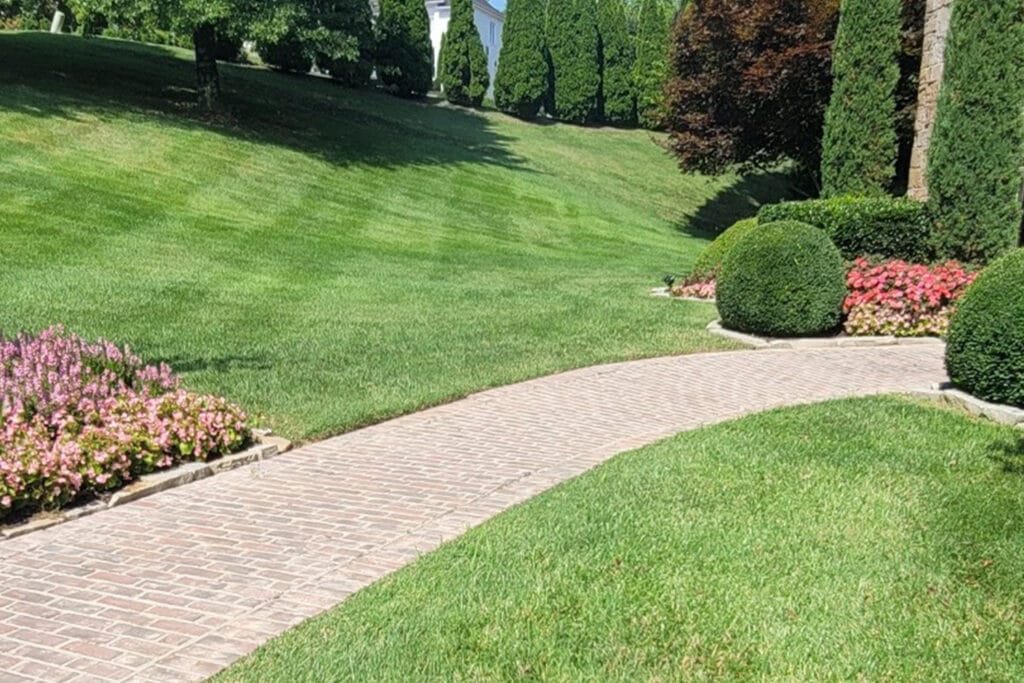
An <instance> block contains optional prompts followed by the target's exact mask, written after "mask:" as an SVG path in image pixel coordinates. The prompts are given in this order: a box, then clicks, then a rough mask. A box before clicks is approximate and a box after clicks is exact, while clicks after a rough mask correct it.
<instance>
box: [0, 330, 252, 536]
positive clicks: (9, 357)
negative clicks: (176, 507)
mask: <svg viewBox="0 0 1024 683" xmlns="http://www.w3.org/2000/svg"><path fill="white" fill-rule="evenodd" d="M0 418H2V421H3V423H2V427H0V519H2V518H3V517H5V516H6V515H7V514H9V513H11V512H13V511H21V512H32V511H35V510H39V509H57V508H60V507H62V506H65V505H67V504H68V503H70V502H72V501H75V500H81V499H85V498H88V497H91V496H95V495H96V494H98V493H102V492H104V491H109V490H112V489H115V488H118V487H120V486H123V485H124V484H125V483H126V482H129V481H131V480H132V479H134V478H135V477H137V476H138V475H140V474H145V473H147V472H152V471H154V470H158V469H164V468H167V467H171V466H173V465H175V464H177V463H180V462H185V461H195V460H207V459H209V458H213V457H217V456H220V455H223V454H225V453H230V452H232V451H234V450H237V449H239V448H241V447H242V446H244V445H245V444H246V443H247V442H248V441H249V440H250V439H251V437H252V434H251V431H250V429H249V427H248V425H247V416H246V415H245V413H244V412H242V410H241V409H240V408H238V407H237V406H234V405H232V404H230V403H228V402H227V401H226V400H224V399H222V398H217V397H213V396H203V395H199V394H194V393H191V392H188V391H185V390H183V389H182V388H181V387H180V382H179V380H178V378H177V377H176V376H175V375H174V374H173V373H172V372H171V369H170V368H169V367H167V365H165V364H160V365H145V364H143V362H142V361H141V360H140V359H139V358H138V357H137V356H135V355H134V354H133V353H132V352H131V350H130V349H129V348H128V347H127V346H125V347H120V346H117V345H115V344H112V343H110V342H107V341H98V342H95V343H90V342H86V341H84V340H83V339H81V338H79V337H77V336H75V335H73V334H68V333H66V332H65V330H64V329H63V328H62V327H51V328H49V329H46V330H44V331H43V332H41V333H40V334H38V335H29V334H21V335H18V336H17V337H14V338H5V337H0Z"/></svg>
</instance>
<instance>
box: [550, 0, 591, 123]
mask: <svg viewBox="0 0 1024 683" xmlns="http://www.w3.org/2000/svg"><path fill="white" fill-rule="evenodd" d="M547 46H548V55H549V59H550V66H551V83H552V89H551V90H552V91H551V114H552V116H554V117H555V118H556V119H560V120H562V121H571V122H573V123H589V122H592V121H594V120H596V119H597V115H598V111H597V104H598V94H599V93H600V91H601V73H600V66H599V64H598V60H597V58H598V50H597V48H598V40H597V4H596V3H595V2H594V0H549V2H548V16H547Z"/></svg>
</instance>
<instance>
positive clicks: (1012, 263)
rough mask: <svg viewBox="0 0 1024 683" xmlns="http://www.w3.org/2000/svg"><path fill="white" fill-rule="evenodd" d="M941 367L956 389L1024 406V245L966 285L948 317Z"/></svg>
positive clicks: (999, 401)
mask: <svg viewBox="0 0 1024 683" xmlns="http://www.w3.org/2000/svg"><path fill="white" fill-rule="evenodd" d="M946 369H947V370H948V372H949V377H950V379H951V380H953V384H954V385H955V386H956V387H957V388H959V389H963V390H964V391H966V392H968V393H970V394H973V395H975V396H977V397H978V398H981V399H984V400H986V401H993V402H995V403H1005V404H1008V405H1012V406H1017V407H1019V408H1024V249H1017V250H1015V251H1012V252H1010V253H1009V254H1007V255H1006V256H1003V257H1002V258H1000V259H998V260H997V261H996V262H995V263H993V264H992V265H990V266H989V267H988V268H986V269H985V270H983V271H982V272H981V274H980V275H978V279H977V280H975V281H974V284H972V285H971V286H970V287H968V288H967V292H966V293H965V294H964V295H963V297H962V298H961V299H960V301H959V303H958V304H957V309H956V312H955V313H954V314H953V319H952V321H951V322H950V327H949V337H948V339H947V340H946Z"/></svg>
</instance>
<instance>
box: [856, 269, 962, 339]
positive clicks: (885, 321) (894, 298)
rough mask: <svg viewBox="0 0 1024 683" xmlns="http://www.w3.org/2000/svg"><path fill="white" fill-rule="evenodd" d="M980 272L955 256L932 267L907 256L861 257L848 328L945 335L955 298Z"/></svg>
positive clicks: (862, 331)
mask: <svg viewBox="0 0 1024 683" xmlns="http://www.w3.org/2000/svg"><path fill="white" fill-rule="evenodd" d="M976 276H977V273H970V272H968V271H967V270H965V269H964V268H963V266H961V265H960V264H959V263H956V262H955V261H950V262H949V263H945V264H943V265H940V266H934V267H933V266H924V265H919V264H911V263H906V262H905V261H888V262H886V263H882V264H880V265H872V264H870V263H869V262H868V261H867V260H865V259H857V260H856V261H855V262H854V267H853V269H852V270H850V272H849V275H848V276H847V285H848V287H849V289H850V295H849V296H848V297H847V298H846V302H845V303H844V305H843V311H844V313H845V314H846V324H845V329H846V332H847V334H851V335H872V334H887V335H895V336H900V337H920V336H929V335H934V336H943V335H945V334H946V332H947V330H948V329H949V319H950V316H951V315H952V313H953V309H954V303H955V302H956V300H957V299H958V298H960V296H961V295H963V293H964V290H965V289H967V286H968V285H970V284H971V283H972V282H973V281H974V278H975V277H976Z"/></svg>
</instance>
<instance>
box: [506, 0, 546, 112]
mask: <svg viewBox="0 0 1024 683" xmlns="http://www.w3.org/2000/svg"><path fill="white" fill-rule="evenodd" d="M547 70H548V64H547V60H545V58H544V0H508V7H507V9H506V10H505V28H504V30H503V31H502V46H501V55H500V56H499V59H498V73H497V74H495V76H494V104H495V105H496V106H497V107H498V109H500V110H502V111H504V112H507V113H509V114H514V115H515V116H519V117H521V118H524V119H531V118H533V117H535V116H536V115H537V112H538V111H540V107H541V105H542V104H543V103H544V96H545V93H546V92H547V88H548V79H547Z"/></svg>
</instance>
